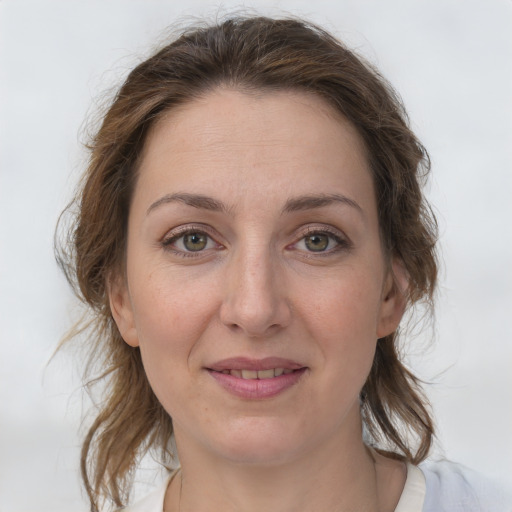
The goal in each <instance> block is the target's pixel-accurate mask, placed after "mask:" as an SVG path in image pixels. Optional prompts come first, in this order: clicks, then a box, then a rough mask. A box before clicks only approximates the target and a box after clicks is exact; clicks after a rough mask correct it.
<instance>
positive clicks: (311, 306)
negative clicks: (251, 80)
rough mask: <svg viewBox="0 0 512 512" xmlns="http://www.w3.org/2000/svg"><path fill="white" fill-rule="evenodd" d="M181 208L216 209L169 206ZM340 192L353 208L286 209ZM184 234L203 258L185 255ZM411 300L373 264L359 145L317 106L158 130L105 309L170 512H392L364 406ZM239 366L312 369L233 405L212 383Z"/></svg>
mask: <svg viewBox="0 0 512 512" xmlns="http://www.w3.org/2000/svg"><path fill="white" fill-rule="evenodd" d="M177 193H179V194H191V195H198V194H200V195H201V196H207V197H208V198H211V199H212V200H214V201H216V202H217V203H222V205H223V209H222V210H218V211H217V210H215V211H214V210H212V209H210V208H205V207H204V206H205V204H195V205H190V204H185V203H184V202H183V201H182V200H169V199H168V198H167V199H162V198H165V196H168V195H169V194H177ZM332 194H337V195H338V196H343V197H345V198H348V199H349V201H348V202H347V201H332V202H329V203H328V204H324V205H323V206H320V207H313V206H314V205H312V204H303V208H301V209H295V210H293V211H287V210H286V205H287V204H288V205H289V204H290V201H291V200H294V199H297V198H301V197H304V196H308V197H309V196H312V195H314V196H315V197H316V196H318V197H326V196H328V195H332ZM187 197H188V196H187ZM188 202H190V201H188ZM210 206H211V204H210ZM317 206H318V205H317ZM183 229H190V230H192V231H193V232H196V233H197V232H202V233H204V235H203V236H206V235H207V238H206V239H205V240H207V244H206V246H205V247H204V248H203V249H201V250H198V251H195V252H193V251H190V250H188V249H187V248H188V247H189V245H185V239H184V238H183V236H182V235H183ZM312 232H313V233H316V236H320V241H321V242H322V243H323V242H325V243H327V246H326V248H325V250H321V251H313V250H311V243H310V244H309V245H308V244H307V243H306V242H307V241H309V242H311V240H312V239H308V238H307V236H311V233H312ZM180 237H181V238H180ZM316 241H317V242H318V239H316ZM320 246H321V247H322V248H323V246H322V244H320ZM315 247H316V246H315ZM390 267H392V269H393V273H394V274H395V279H393V277H392V273H391V271H390V270H391V269H390ZM397 280H398V285H397ZM405 286H406V279H405V276H404V273H403V271H402V270H401V266H400V264H399V262H390V263H387V262H386V258H385V256H384V253H383V249H382V244H381V240H380V236H379V225H378V217H377V207H376V200H375V192H374V187H373V181H372V177H371V174H370V171H369V168H368V162H367V159H366V157H365V150H364V147H363V143H362V141H361V139H360V137H359V135H358V134H357V132H356V131H355V129H354V128H353V127H352V126H351V125H350V124H349V123H348V122H347V121H346V120H345V119H343V118H341V117H340V116H339V115H337V114H336V113H335V112H334V111H333V110H332V109H331V108H330V107H329V106H328V105H326V104H325V103H324V102H323V100H321V99H319V98H317V97H315V96H312V95H307V94H305V93H296V92H289V91H285V92H272V93H262V94H254V93H251V94H247V93H242V92H238V91H235V90H230V89H227V88H219V89H216V90H214V91H212V92H209V93H207V94H206V95H205V96H204V97H202V98H200V99H197V100H194V101H193V102H191V103H188V104H186V105H185V106H182V107H180V108H179V109H174V110H173V111H171V112H169V113H168V114H167V115H166V116H165V117H164V118H162V119H161V120H160V121H159V122H158V123H157V124H156V126H155V127H154V128H153V129H152V131H151V133H150V135H149V138H148V140H147V142H146V146H145V151H144V154H143V157H142V161H141V164H140V168H139V177H138V181H137V185H136V187H135V192H134V196H133V200H132V204H131V208H130V213H129V222H128V243H127V254H126V274H125V276H123V277H119V278H118V279H117V280H115V281H114V282H113V283H112V285H111V289H110V301H111V308H112V311H113V315H114V318H115V320H116V322H117V324H118V327H119V329H120V332H121V334H122V336H123V338H124V340H125V341H126V343H128V344H129V345H131V346H133V347H136V346H138V347H140V350H141V354H142V358H143V362H144V368H145V371H146V373H147V377H148V379H149V381H150V383H151V386H152V388H153V390H154V392H155V394H156V395H157V397H158V399H159V400H160V402H161V403H162V405H163V406H164V408H165V409H166V411H167V412H168V413H169V414H170V415H171V417H172V418H173V425H174V429H175V435H176V441H177V446H178V451H179V456H180V461H181V467H182V472H181V475H180V477H179V478H175V479H174V480H173V482H172V484H171V485H170V486H169V488H168V492H167V496H166V502H165V508H166V511H171V510H178V507H181V511H185V510H194V511H196V512H202V511H217V510H224V511H238V512H240V511H244V512H249V511H253V510H254V511H256V510H258V511H260V510H280V511H284V512H291V511H313V510H331V511H353V510H357V511H377V510H378V511H387V510H389V511H392V510H394V508H395V506H396V503H397V501H398V499H399V496H400V493H401V491H402V489H403V485H404V481H405V466H404V465H403V464H401V463H399V462H396V461H391V460H389V459H385V458H384V457H381V456H378V455H375V454H372V453H370V452H369V451H368V449H367V448H366V447H365V446H364V444H363V442H362V436H361V417H360V411H359V394H360V391H361V389H362V387H363V385H364V382H365V380H366V377H367V375H368V373H369V371H370V368H371V364H372V360H373V356H374V352H375V347H376V343H377V342H378V338H381V337H383V336H386V335H387V334H390V333H391V332H393V331H394V330H395V329H396V327H397V326H398V323H399V321H400V318H401V316H402V314H403V309H404V298H403V294H402V293H400V291H399V290H400V289H404V288H405ZM235 356H244V357H249V358H253V359H260V358H265V357H270V356H275V357H283V358H286V359H291V360H293V361H297V362H300V364H301V366H304V367H306V368H307V369H306V371H305V373H304V374H303V376H302V377H301V378H300V379H299V381H298V382H297V383H296V384H295V385H293V386H292V387H290V388H288V389H286V390H285V391H284V392H282V393H280V394H278V395H277V396H274V397H271V398H265V399H262V400H252V399H243V398H240V397H236V396H233V395H232V394H230V393H228V392H227V391H226V390H225V389H224V388H222V387H221V386H220V385H219V384H218V383H217V382H216V381H215V379H213V378H212V376H211V374H210V373H209V372H208V370H207V368H208V367H209V366H211V365H212V364H213V363H215V362H216V361H219V360H222V359H225V358H229V357H235ZM354 468H357V470H356V471H354ZM179 501H181V504H179Z"/></svg>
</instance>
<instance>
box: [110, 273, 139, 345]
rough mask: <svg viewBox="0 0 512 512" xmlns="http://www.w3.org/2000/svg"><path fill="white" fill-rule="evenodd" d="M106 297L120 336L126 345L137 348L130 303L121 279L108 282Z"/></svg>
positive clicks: (137, 341) (126, 288)
mask: <svg viewBox="0 0 512 512" xmlns="http://www.w3.org/2000/svg"><path fill="white" fill-rule="evenodd" d="M108 297H109V302H110V311H111V313H112V317H113V318H114V321H115V323H116V325H117V328H118V329H119V332H120V334H121V336H122V337H123V339H124V341H125V342H126V343H127V344H128V345H130V346H132V347H138V346H139V337H138V334H137V329H136V327H135V320H134V315H133V308H132V303H131V300H130V295H129V293H128V287H127V285H126V283H125V282H124V280H123V279H121V278H115V279H111V280H110V281H109V285H108Z"/></svg>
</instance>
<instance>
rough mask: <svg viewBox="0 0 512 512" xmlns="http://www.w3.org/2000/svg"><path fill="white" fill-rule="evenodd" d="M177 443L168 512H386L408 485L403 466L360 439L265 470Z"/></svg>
mask: <svg viewBox="0 0 512 512" xmlns="http://www.w3.org/2000/svg"><path fill="white" fill-rule="evenodd" d="M359 432H360V431H359ZM177 441H178V446H180V445H181V447H180V460H181V465H182V472H181V476H180V479H175V480H176V482H175V483H174V485H173V486H172V488H170V489H169V490H168V495H167V497H166V507H165V510H166V512H171V511H172V512H174V511H178V510H179V512H189V511H194V512H213V511H217V510H223V511H225V512H256V511H258V512H260V511H261V510H279V511H282V512H299V511H300V512H309V511H318V510H329V511H332V512H335V511H336V512H349V511H350V512H352V511H354V510H357V511H358V512H384V511H386V512H387V511H392V510H394V508H395V506H396V502H397V501H398V499H399V496H400V493H401V490H402V488H403V484H404V481H405V473H404V471H403V470H401V471H400V470H398V468H399V466H400V467H401V468H403V465H401V464H400V463H396V464H395V463H394V461H389V460H388V459H386V461H389V464H390V465H389V464H387V463H386V464H382V462H383V461H382V460H377V461H376V460H375V456H374V454H372V453H371V452H370V451H369V450H368V449H367V447H366V446H365V445H364V444H363V442H362V438H361V436H360V435H359V437H358V438H357V439H354V437H353V436H350V437H347V438H346V439H344V437H343V436H337V437H335V438H334V439H332V440H330V442H327V443H324V444H323V445H322V446H318V447H316V449H315V450H311V451H310V452H309V453H308V454H301V456H297V457H295V458H294V459H291V460H288V461H286V462H281V463H273V464H267V465H264V464H241V463H239V462H233V461H229V460H224V459H219V457H217V456H216V455H215V454H211V453H209V452H208V451H207V450H202V449H200V448H199V447H196V446H193V445H190V444H187V443H185V446H184V447H183V443H180V439H179V437H177ZM183 448H184V449H183ZM376 462H377V464H376ZM383 467H384V468H385V470H384V471H383V469H382V468H383ZM388 469H390V471H389V470H388ZM397 470H398V471H397ZM393 472H394V473H393ZM392 474H394V476H393V477H391V476H390V475H392ZM382 481H385V482H386V486H385V487H383V486H382ZM379 482H380V484H379Z"/></svg>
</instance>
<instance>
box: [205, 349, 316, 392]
mask: <svg viewBox="0 0 512 512" xmlns="http://www.w3.org/2000/svg"><path fill="white" fill-rule="evenodd" d="M206 369H207V370H208V372H209V373H210V375H211V376H212V377H214V379H215V381H216V382H217V383H218V384H220V385H221V387H222V388H224V389H225V390H226V391H228V392H229V393H230V394H232V395H235V396H237V397H239V398H245V399H263V398H271V397H274V396H276V395H279V394H281V393H282V392H284V391H286V390H287V389H289V388H291V387H292V386H294V385H295V384H297V383H298V382H299V381H300V379H301V377H302V375H304V373H305V372H306V370H307V367H305V366H304V365H302V364H300V363H298V362H296V361H292V360H289V359H282V358H276V357H269V358H265V359H259V360H256V359H248V358H243V357H239V358H231V359H224V360H222V361H218V362H216V363H214V364H212V365H211V366H209V367H208V368H206Z"/></svg>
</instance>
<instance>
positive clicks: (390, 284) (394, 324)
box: [377, 259, 409, 338]
mask: <svg viewBox="0 0 512 512" xmlns="http://www.w3.org/2000/svg"><path fill="white" fill-rule="evenodd" d="M408 286H409V278H408V276H407V271H406V270H405V268H404V266H403V264H402V262H401V261H400V260H397V259H394V260H393V263H392V265H391V269H390V270H389V272H388V275H387V277H386V282H385V285H384V289H383V293H382V302H381V309H380V317H379V322H378V326H377V338H383V337H385V336H388V335H389V334H391V333H393V332H394V331H395V330H396V329H397V328H398V325H399V324H400V320H401V319H402V316H403V314H404V312H405V307H406V305H407V288H408Z"/></svg>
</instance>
